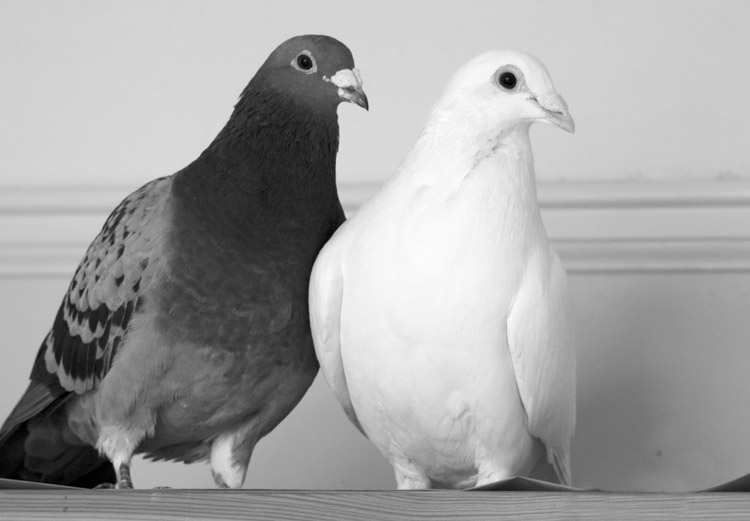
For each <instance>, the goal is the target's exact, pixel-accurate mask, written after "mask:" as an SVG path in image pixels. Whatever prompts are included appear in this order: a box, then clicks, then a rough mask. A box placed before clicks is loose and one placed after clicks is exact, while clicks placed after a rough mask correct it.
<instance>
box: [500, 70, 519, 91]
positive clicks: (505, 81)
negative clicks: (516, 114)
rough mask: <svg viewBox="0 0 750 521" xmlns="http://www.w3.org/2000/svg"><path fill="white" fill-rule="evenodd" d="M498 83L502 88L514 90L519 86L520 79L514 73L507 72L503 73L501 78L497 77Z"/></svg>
mask: <svg viewBox="0 0 750 521" xmlns="http://www.w3.org/2000/svg"><path fill="white" fill-rule="evenodd" d="M497 82H498V83H499V84H500V86H501V87H502V88H504V89H507V90H513V89H514V88H515V87H516V85H517V84H518V78H516V75H515V74H513V73H512V72H509V71H505V72H501V73H500V76H498V77H497Z"/></svg>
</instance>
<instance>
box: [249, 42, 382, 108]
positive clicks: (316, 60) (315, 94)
mask: <svg viewBox="0 0 750 521" xmlns="http://www.w3.org/2000/svg"><path fill="white" fill-rule="evenodd" d="M261 85H262V86H264V87H265V88H271V89H273V90H275V91H277V92H279V93H281V94H284V95H288V96H290V97H292V98H293V99H295V100H296V101H299V102H302V103H305V104H306V105H309V106H311V107H316V108H320V109H323V110H326V109H332V110H335V109H336V106H338V104H339V103H341V102H342V101H349V102H352V103H355V104H356V105H359V106H360V107H363V108H364V109H366V110H367V109H368V107H369V105H368V102H367V96H366V95H365V92H364V91H363V90H362V78H361V77H360V75H359V71H358V70H357V69H356V68H355V67H354V58H353V57H352V53H351V51H349V49H348V48H347V46H346V45H344V44H343V43H341V42H340V41H338V40H336V39H335V38H331V37H330V36H322V35H304V36H295V37H294V38H290V39H289V40H287V41H285V42H284V43H282V44H281V45H279V46H278V47H277V48H276V50H274V51H273V52H272V53H271V55H270V56H269V57H268V59H267V60H266V61H265V63H263V65H262V66H261V67H260V69H258V72H257V73H256V74H255V77H254V78H253V80H252V81H251V82H250V85H248V89H252V88H253V87H254V86H261Z"/></svg>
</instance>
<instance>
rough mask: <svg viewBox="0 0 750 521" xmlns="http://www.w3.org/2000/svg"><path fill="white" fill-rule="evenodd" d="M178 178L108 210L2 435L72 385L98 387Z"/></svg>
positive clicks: (142, 284) (146, 274)
mask: <svg viewBox="0 0 750 521" xmlns="http://www.w3.org/2000/svg"><path fill="white" fill-rule="evenodd" d="M171 183H172V178H171V177H163V178H160V179H155V180H154V181H151V182H150V183H148V184H146V185H144V186H142V187H141V188H140V189H138V190H137V191H135V192H133V193H132V194H130V195H129V196H128V197H127V198H126V199H125V200H124V201H122V203H120V205H119V206H118V207H117V208H115V210H114V211H113V212H112V213H111V214H110V215H109V217H108V218H107V220H106V222H105V223H104V227H103V228H102V230H101V232H100V233H99V235H97V237H96V239H94V241H93V242H92V243H91V246H89V248H88V250H87V252H86V255H85V256H84V258H83V260H82V261H81V263H80V265H79V266H78V269H77V270H76V272H75V275H74V276H73V280H72V281H71V283H70V286H69V287H68V291H67V293H66V294H65V296H64V298H63V301H62V304H61V305H60V308H59V310H58V312H57V316H56V317H55V321H54V324H53V326H52V329H51V330H50V332H49V333H48V335H47V337H46V338H45V339H44V341H43V342H42V346H41V347H40V349H39V352H38V354H37V357H36V361H35V362H34V367H33V369H32V372H31V380H32V382H31V384H30V385H29V388H28V389H27V391H26V393H25V394H24V396H23V397H22V398H21V401H20V402H19V403H18V405H17V406H16V407H15V409H14V410H13V412H11V415H10V416H9V417H8V419H7V420H6V422H5V424H4V425H3V427H2V429H0V439H3V438H4V437H5V436H7V435H8V434H10V433H11V432H12V431H13V430H14V429H15V427H17V426H18V425H21V424H22V423H23V422H25V421H27V420H29V419H30V418H32V417H33V416H35V415H36V414H39V413H40V412H42V411H43V410H45V409H47V408H49V407H50V405H52V404H53V403H55V402H56V404H59V403H61V402H62V401H64V399H65V398H66V397H68V396H69V395H70V393H77V394H81V393H85V392H86V391H89V390H91V389H93V388H95V387H96V386H97V384H98V382H99V381H100V380H101V379H102V378H103V377H104V375H105V374H107V371H108V370H109V368H110V366H111V365H112V361H113V360H114V357H115V355H116V354H117V350H118V348H119V346H120V344H121V343H122V340H123V337H124V336H125V333H126V332H127V329H128V326H129V324H130V322H131V319H132V317H133V314H134V313H135V312H136V311H137V310H138V308H139V305H140V304H141V296H142V295H143V293H144V291H145V290H146V288H147V287H148V286H149V284H150V282H151V279H152V277H153V273H154V270H155V269H156V265H157V264H158V262H157V261H158V259H157V258H155V254H154V248H155V246H157V245H158V243H159V242H160V241H159V233H160V231H161V229H162V226H161V225H160V223H159V222H158V219H159V218H160V217H161V215H162V214H161V210H162V208H163V206H164V204H163V203H164V201H165V200H166V199H167V197H168V194H169V188H170V186H171Z"/></svg>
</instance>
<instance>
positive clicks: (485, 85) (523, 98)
mask: <svg viewBox="0 0 750 521" xmlns="http://www.w3.org/2000/svg"><path fill="white" fill-rule="evenodd" d="M434 114H435V115H436V116H437V118H438V119H440V120H443V121H445V119H448V120H450V121H452V123H453V124H454V125H460V126H461V127H462V128H464V129H466V131H471V132H476V133H477V138H487V139H490V140H491V139H493V137H497V136H499V135H501V134H503V133H505V132H508V131H512V130H513V129H514V128H516V127H524V126H525V127H527V128H528V126H529V125H530V124H531V123H533V122H536V121H542V122H546V123H551V124H553V125H555V126H557V127H560V128H561V129H563V130H565V131H567V132H571V133H572V132H574V131H575V123H574V122H573V118H572V117H571V116H570V113H569V112H568V105H567V103H565V100H564V99H563V98H562V96H560V94H558V93H557V91H556V90H555V87H554V86H553V85H552V80H551V79H550V76H549V73H548V72H547V69H546V68H545V67H544V64H542V62H541V61H539V60H538V59H537V58H535V57H534V56H531V55H529V54H525V53H522V52H516V51H490V52H487V53H485V54H482V55H480V56H477V57H476V58H474V59H473V60H471V61H470V62H468V63H467V64H466V65H464V66H463V67H461V68H460V69H459V70H458V71H457V72H456V73H455V74H454V75H453V78H452V79H451V81H450V83H449V85H448V87H447V89H446V90H445V92H444V94H443V96H442V97H441V99H440V101H439V102H438V103H437V105H436V107H435V112H434ZM469 129H471V130H469Z"/></svg>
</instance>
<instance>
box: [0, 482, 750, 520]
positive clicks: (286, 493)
mask: <svg viewBox="0 0 750 521" xmlns="http://www.w3.org/2000/svg"><path fill="white" fill-rule="evenodd" d="M749 515H750V493H746V492H742V493H722V492H703V493H694V494H688V493H686V494H661V493H659V494H657V493H607V492H576V493H570V492H496V491H493V492H487V491H465V492H460V491H459V492H456V491H437V490H431V491H419V492H411V491H346V492H341V491H311V490H133V491H121V490H99V491H89V490H74V489H71V490H2V491H0V519H2V520H6V519H8V520H10V519H13V520H32V519H33V520H49V519H75V520H82V519H103V520H106V519H133V520H135V519H137V520H143V519H149V520H157V519H164V520H177V519H180V520H186V519H194V520H197V519H211V520H214V519H227V520H233V519H243V520H245V519H253V520H263V519H265V520H270V521H276V520H306V521H308V520H318V519H320V520H326V521H336V520H354V521H356V520H368V521H375V520H402V519H422V520H424V519H431V520H437V521H440V520H448V519H453V520H462V519H465V520H469V519H471V520H476V521H479V520H490V519H491V520H503V519H512V520H519V519H523V520H535V519H540V520H541V519H544V520H549V519H592V520H593V519H595V520H610V519H655V518H658V519H659V520H670V519H675V520H689V519H748V516H749Z"/></svg>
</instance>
